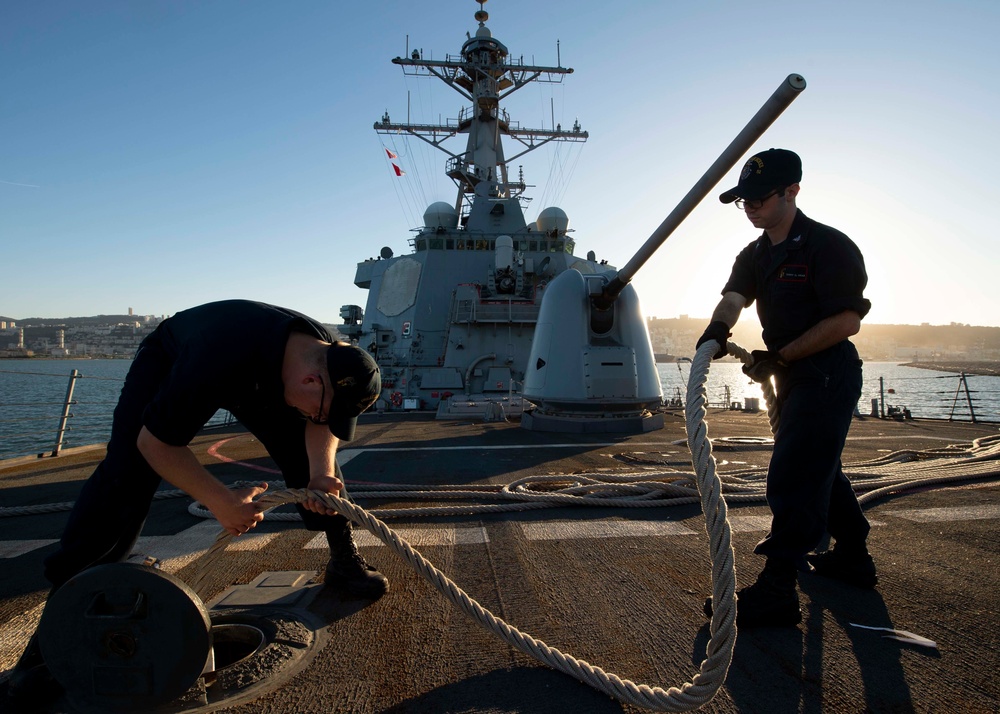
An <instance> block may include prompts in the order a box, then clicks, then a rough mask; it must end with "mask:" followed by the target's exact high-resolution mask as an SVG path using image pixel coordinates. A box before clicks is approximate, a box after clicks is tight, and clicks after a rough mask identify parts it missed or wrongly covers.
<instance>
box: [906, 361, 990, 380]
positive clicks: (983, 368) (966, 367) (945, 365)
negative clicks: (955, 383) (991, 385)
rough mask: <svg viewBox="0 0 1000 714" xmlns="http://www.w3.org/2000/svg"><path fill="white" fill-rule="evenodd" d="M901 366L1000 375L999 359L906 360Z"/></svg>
mask: <svg viewBox="0 0 1000 714" xmlns="http://www.w3.org/2000/svg"><path fill="white" fill-rule="evenodd" d="M903 366H904V367H916V368H917V369H932V370H935V371H937V372H965V373H966V374H978V375H981V376H983V377H1000V361H979V362H960V361H941V362H906V363H904V364H903Z"/></svg>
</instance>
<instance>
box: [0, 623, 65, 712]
mask: <svg viewBox="0 0 1000 714" xmlns="http://www.w3.org/2000/svg"><path fill="white" fill-rule="evenodd" d="M62 693H63V688H62V686H61V685H60V684H59V683H58V682H56V680H55V679H54V678H53V676H52V673H51V672H49V668H48V667H47V666H46V665H45V660H44V659H42V650H41V648H40V647H39V646H38V634H37V633H36V634H33V635H32V636H31V639H30V640H28V646H27V647H25V648H24V652H23V654H21V658H20V659H19V660H17V664H15V665H14V669H12V670H11V672H10V677H9V678H8V679H7V692H6V695H5V697H4V701H2V702H0V710H2V711H10V712H29V711H37V707H39V706H41V705H44V704H50V703H52V702H54V701H55V700H56V699H57V698H59V696H61V695H62Z"/></svg>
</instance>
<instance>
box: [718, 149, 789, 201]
mask: <svg viewBox="0 0 1000 714" xmlns="http://www.w3.org/2000/svg"><path fill="white" fill-rule="evenodd" d="M801 180H802V159H800V158H799V155H798V154H796V153H795V152H794V151H789V150H788V149H768V150H767V151H761V152H760V153H759V154H754V155H753V156H751V157H750V160H749V161H747V162H746V163H745V164H744V165H743V170H742V171H741V172H740V182H739V184H737V186H736V188H731V189H729V190H728V191H726V192H725V193H724V194H722V195H721V196H719V200H720V201H722V202H723V203H732V202H733V201H735V200H736V199H737V198H742V199H744V200H747V201H756V200H758V199H761V198H764V196H766V195H767V194H769V193H771V191H773V190H775V189H776V188H787V187H788V186H791V185H792V184H793V183H798V182H799V181H801Z"/></svg>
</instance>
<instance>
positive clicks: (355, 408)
mask: <svg viewBox="0 0 1000 714" xmlns="http://www.w3.org/2000/svg"><path fill="white" fill-rule="evenodd" d="M326 368H327V371H328V372H329V374H330V387H331V388H332V389H333V401H332V402H331V403H330V413H329V417H328V425H329V427H330V433H331V434H333V435H334V436H335V437H337V438H338V439H341V440H342V441H351V440H352V439H353V438H354V429H355V427H356V426H357V425H358V415H359V414H361V412H363V411H365V410H366V409H367V408H368V407H370V406H371V405H372V404H374V403H375V400H376V399H378V396H379V394H381V392H382V376H381V374H380V373H379V369H378V364H376V362H375V360H374V359H372V356H371V355H370V354H368V353H367V352H365V351H364V350H363V349H361V348H360V347H355V346H354V345H349V344H347V343H344V342H334V343H333V344H332V345H330V347H329V349H327V351H326Z"/></svg>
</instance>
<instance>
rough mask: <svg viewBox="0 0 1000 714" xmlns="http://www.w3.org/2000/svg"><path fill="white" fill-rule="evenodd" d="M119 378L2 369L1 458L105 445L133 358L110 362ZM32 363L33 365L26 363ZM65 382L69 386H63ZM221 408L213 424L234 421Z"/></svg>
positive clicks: (44, 454) (39, 455)
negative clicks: (126, 373) (130, 360)
mask: <svg viewBox="0 0 1000 714" xmlns="http://www.w3.org/2000/svg"><path fill="white" fill-rule="evenodd" d="M109 362H111V363H112V364H113V365H114V366H115V368H116V369H115V371H117V372H120V375H118V376H98V375H84V374H82V373H81V372H80V370H78V369H71V370H70V371H69V373H68V374H67V373H66V372H62V373H59V372H57V371H55V368H53V371H51V372H49V371H42V370H44V368H45V367H44V366H40V368H35V366H34V365H31V368H28V369H23V368H22V369H16V370H15V369H3V368H0V460H6V459H14V458H19V457H25V456H35V457H38V458H44V457H52V456H59V455H60V454H61V453H62V452H63V451H64V449H66V448H69V447H78V446H90V445H93V444H104V443H106V442H107V440H108V438H109V437H110V435H111V421H112V417H113V414H114V408H115V405H116V404H117V403H118V394H119V392H120V391H121V387H122V385H123V384H124V381H125V372H126V371H127V370H128V366H129V364H130V362H128V361H125V360H114V361H113V362H112V361H109ZM25 366H27V365H25ZM63 385H65V386H63ZM232 421H233V417H232V415H230V414H229V413H228V412H225V411H220V412H219V413H218V414H216V415H215V416H214V417H213V418H212V419H211V420H210V422H209V425H210V426H225V425H228V424H230V423H232Z"/></svg>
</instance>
